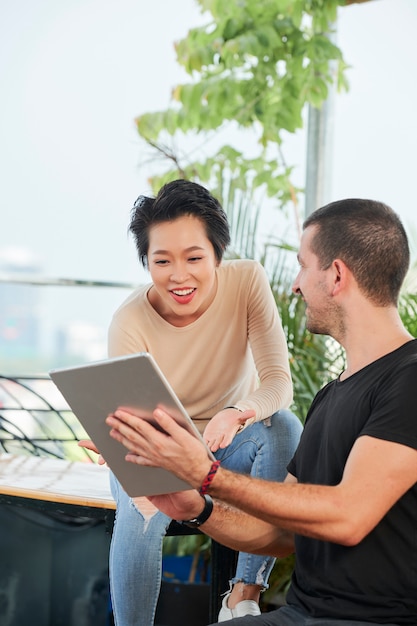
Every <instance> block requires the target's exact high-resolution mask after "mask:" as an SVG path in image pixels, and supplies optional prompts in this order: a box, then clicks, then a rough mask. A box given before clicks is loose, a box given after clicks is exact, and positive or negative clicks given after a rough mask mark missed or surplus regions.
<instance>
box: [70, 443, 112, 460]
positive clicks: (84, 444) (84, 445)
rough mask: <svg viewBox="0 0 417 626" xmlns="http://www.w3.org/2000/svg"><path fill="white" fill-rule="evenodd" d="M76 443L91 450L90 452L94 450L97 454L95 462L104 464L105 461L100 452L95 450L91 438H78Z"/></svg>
mask: <svg viewBox="0 0 417 626" xmlns="http://www.w3.org/2000/svg"><path fill="white" fill-rule="evenodd" d="M77 445H79V446H80V448H86V449H87V450H91V452H95V453H96V454H98V459H97V463H98V464H99V465H105V464H106V461H105V460H104V459H103V457H102V456H101V454H100V452H99V451H98V450H97V448H96V446H95V445H94V443H93V442H92V441H91V439H80V441H79V442H78V444H77Z"/></svg>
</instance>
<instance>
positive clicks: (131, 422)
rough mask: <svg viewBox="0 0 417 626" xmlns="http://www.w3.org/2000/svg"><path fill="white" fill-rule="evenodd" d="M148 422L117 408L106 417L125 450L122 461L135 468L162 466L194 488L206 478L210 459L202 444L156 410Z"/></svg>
mask: <svg viewBox="0 0 417 626" xmlns="http://www.w3.org/2000/svg"><path fill="white" fill-rule="evenodd" d="M153 417H154V419H155V422H156V423H157V426H158V427H159V428H157V427H155V426H153V425H152V424H151V423H150V422H149V419H147V418H146V417H142V416H141V414H140V412H138V413H134V412H133V409H125V408H119V409H117V411H116V412H115V413H114V414H113V415H109V416H108V417H107V419H106V422H107V424H108V425H109V426H111V431H110V435H111V436H112V437H113V438H114V439H116V440H117V441H119V442H120V443H122V444H123V445H124V446H125V448H127V450H128V454H127V455H126V460H127V461H130V462H132V463H137V464H138V465H147V466H152V467H163V468H164V469H166V470H168V471H170V472H172V473H173V474H175V475H176V476H178V478H181V479H182V480H184V481H186V482H187V483H188V484H190V485H191V486H193V487H195V488H198V487H200V485H201V483H202V482H203V480H204V478H205V476H206V475H207V473H208V471H209V469H210V467H211V463H212V460H211V459H210V458H209V455H208V453H207V449H206V448H205V447H204V445H203V443H202V442H201V441H200V440H199V439H198V438H197V437H195V436H194V435H192V434H191V433H189V432H188V431H187V430H185V428H183V427H182V426H179V425H178V424H177V422H176V421H175V419H174V418H173V417H171V416H170V415H169V414H168V413H167V412H166V411H163V410H162V409H160V408H157V409H155V411H154V412H153Z"/></svg>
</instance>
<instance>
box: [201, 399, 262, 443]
mask: <svg viewBox="0 0 417 626" xmlns="http://www.w3.org/2000/svg"><path fill="white" fill-rule="evenodd" d="M251 417H255V411H254V410H253V409H248V410H247V411H239V409H231V408H230V409H223V411H219V412H218V413H216V415H214V416H213V417H212V418H211V420H210V421H209V423H208V424H207V426H206V428H205V431H204V435H203V437H204V441H205V442H206V443H207V445H208V447H209V448H210V450H211V451H212V452H216V451H217V450H218V449H219V448H226V447H227V446H229V445H230V444H231V443H232V440H233V437H234V436H235V435H236V433H237V432H238V431H239V430H240V429H241V428H242V426H243V425H244V424H245V422H246V421H247V420H248V419H250V418H251Z"/></svg>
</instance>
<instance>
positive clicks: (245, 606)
mask: <svg viewBox="0 0 417 626" xmlns="http://www.w3.org/2000/svg"><path fill="white" fill-rule="evenodd" d="M229 596H230V593H227V594H226V595H225V596H224V598H223V602H222V608H221V609H220V612H219V617H218V618H217V621H218V622H227V621H228V620H229V619H233V618H234V617H244V616H245V615H260V614H261V609H260V608H259V605H258V603H257V602H255V600H242V601H241V602H238V603H237V604H236V606H235V608H234V609H229V607H228V605H227V600H228V598H229Z"/></svg>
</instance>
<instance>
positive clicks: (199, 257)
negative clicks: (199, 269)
mask: <svg viewBox="0 0 417 626" xmlns="http://www.w3.org/2000/svg"><path fill="white" fill-rule="evenodd" d="M188 260H189V261H191V262H193V261H201V256H192V257H190V258H189V259H188Z"/></svg>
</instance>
